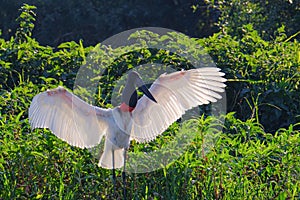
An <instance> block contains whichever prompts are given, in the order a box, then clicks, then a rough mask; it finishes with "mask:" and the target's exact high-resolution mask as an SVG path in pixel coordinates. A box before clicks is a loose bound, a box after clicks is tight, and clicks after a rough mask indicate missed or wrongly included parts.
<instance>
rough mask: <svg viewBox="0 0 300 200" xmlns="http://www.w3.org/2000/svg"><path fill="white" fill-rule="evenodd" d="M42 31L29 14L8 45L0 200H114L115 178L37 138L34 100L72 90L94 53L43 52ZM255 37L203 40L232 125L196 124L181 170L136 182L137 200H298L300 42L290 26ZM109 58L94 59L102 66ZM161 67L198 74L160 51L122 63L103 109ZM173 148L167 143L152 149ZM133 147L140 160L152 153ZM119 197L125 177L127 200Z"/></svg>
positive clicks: (1, 74) (103, 97)
mask: <svg viewBox="0 0 300 200" xmlns="http://www.w3.org/2000/svg"><path fill="white" fill-rule="evenodd" d="M34 21H35V12H34V7H32V6H28V5H24V6H23V7H22V8H21V13H20V16H19V17H18V23H19V27H18V29H17V30H16V33H15V35H14V36H13V37H11V39H10V40H5V39H1V38H0V83H1V85H0V105H1V106H0V130H1V132H0V199H114V197H113V185H112V181H111V172H110V170H105V169H101V168H99V167H97V165H96V164H97V159H95V158H94V157H93V156H92V155H91V154H90V152H89V151H88V150H86V149H84V150H82V149H79V148H75V147H72V146H70V145H68V144H66V143H65V142H62V141H61V140H59V139H57V138H56V137H55V136H54V135H53V134H51V132H50V131H48V130H46V129H39V130H34V131H32V130H31V129H30V126H29V123H28V107H29V105H30V103H31V100H32V98H33V97H34V96H35V95H36V94H38V93H39V92H41V91H45V90H46V89H48V88H54V87H56V86H57V85H64V86H66V87H68V88H70V89H71V88H72V87H73V84H74V80H75V76H76V73H77V70H78V69H79V67H80V66H81V65H82V64H83V63H84V62H85V61H86V59H87V57H88V55H89V53H90V52H91V51H92V49H93V48H92V47H84V46H83V44H82V42H79V43H76V42H74V41H71V42H66V43H62V44H60V45H59V46H58V47H57V48H56V49H55V50H54V49H53V48H51V47H49V46H42V45H40V44H39V43H38V42H37V41H36V40H35V39H34V38H33V37H32V31H33V28H34ZM255 28H259V27H257V26H256V27H255ZM255 28H253V25H252V24H243V25H242V26H241V29H240V32H239V34H229V33H231V32H232V30H233V29H230V27H229V28H228V29H227V28H226V27H223V29H222V32H219V33H216V34H214V35H213V36H211V37H209V38H204V39H195V41H196V42H197V43H199V44H201V45H202V46H203V47H205V49H206V50H207V51H208V52H209V54H210V55H211V56H212V58H213V59H214V61H215V63H216V64H217V66H218V67H220V68H221V69H222V71H224V72H226V77H227V78H228V79H229V81H228V87H227V88H226V90H227V91H226V92H227V103H228V105H227V107H228V111H229V112H228V114H227V115H225V116H221V118H224V120H225V124H224V125H223V126H222V127H219V126H221V125H218V123H217V122H218V120H220V119H217V118H215V117H207V118H204V117H201V118H199V119H197V123H198V124H199V127H198V130H197V131H198V132H199V133H198V136H197V137H196V138H195V140H194V141H193V142H192V143H191V145H190V146H189V147H188V149H187V151H186V152H185V153H184V154H183V155H182V156H181V157H180V158H179V159H178V160H176V161H175V162H174V163H172V164H170V165H168V166H166V167H165V168H163V169H161V170H157V171H154V172H149V173H145V174H129V175H128V185H127V189H128V198H129V199H179V198H181V199H298V198H300V178H299V177H300V131H299V129H300V128H299V127H300V100H299V96H300V90H299V87H300V65H299V64H300V45H299V42H298V41H297V40H296V39H295V37H296V36H297V34H295V35H287V33H286V32H285V28H284V26H281V27H279V28H277V29H276V30H275V32H274V33H273V34H274V39H270V40H266V39H263V37H261V34H260V31H257V30H256V29H255ZM145 34H151V33H145ZM151 36H153V37H157V36H156V35H155V34H152V35H151ZM178 38H179V41H181V42H182V45H189V44H188V41H187V40H185V39H184V37H182V36H180V35H178ZM159 39H161V38H157V40H159ZM178 48H179V47H178ZM190 50H191V51H192V50H193V47H192V46H191V49H190ZM116 51H118V52H119V53H122V52H124V49H122V48H121V47H120V48H119V49H117V50H116ZM101 55H102V54H101ZM104 57H105V55H104ZM101 58H102V57H97V58H94V59H95V63H97V62H98V61H99V60H100V59H101ZM101 62H108V61H107V60H103V61H101ZM155 62H160V63H169V62H171V63H172V64H174V66H175V67H178V68H181V67H186V68H188V67H189V65H190V63H186V61H185V60H184V59H182V58H180V57H178V56H177V55H174V54H173V55H172V54H168V53H167V52H164V51H162V52H161V51H155V50H153V49H150V50H149V49H142V50H140V51H133V52H132V53H129V54H126V55H122V56H120V58H119V59H117V60H113V61H112V62H111V65H110V66H107V67H108V68H107V72H106V73H105V74H104V76H103V77H101V78H102V79H101V81H104V83H105V84H103V85H102V86H103V89H102V90H101V91H99V93H98V94H97V96H95V98H96V99H97V103H98V104H99V105H100V106H103V107H111V106H112V105H111V102H109V99H110V98H109V97H110V94H111V89H112V88H113V85H112V84H111V83H113V80H115V79H117V78H118V77H120V75H121V74H122V73H123V72H124V71H126V69H127V68H128V67H129V68H132V67H134V66H136V65H140V64H143V63H155ZM98 80H99V79H98ZM104 86H105V87H104ZM220 128H222V129H223V130H222V131H219V129H220ZM175 130H176V126H172V127H171V128H170V129H169V131H170V132H175ZM209 133H214V135H215V136H216V138H215V144H214V146H213V147H212V149H211V150H210V151H207V152H206V151H205V149H204V147H203V146H202V144H203V141H204V140H205V135H207V134H209ZM170 138H172V137H170ZM168 141H169V139H168V137H161V138H158V139H157V141H156V142H155V143H153V144H150V145H157V144H160V145H163V144H164V143H167V142H168ZM135 145H136V146H137V147H136V148H134V149H135V150H136V149H142V148H144V146H143V145H140V146H138V145H137V144H135ZM121 187H122V179H121V173H120V171H118V174H117V188H118V190H117V197H119V198H122V190H121Z"/></svg>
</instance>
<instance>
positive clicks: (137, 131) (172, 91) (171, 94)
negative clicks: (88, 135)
mask: <svg viewBox="0 0 300 200" xmlns="http://www.w3.org/2000/svg"><path fill="white" fill-rule="evenodd" d="M222 76H224V73H222V72H220V69H219V68H215V67H204V68H198V69H192V70H188V71H178V72H174V73H171V74H162V75H160V76H159V78H158V79H156V81H155V82H154V83H153V84H152V86H151V87H150V89H149V90H150V92H151V93H152V95H153V96H154V98H155V99H156V101H157V103H154V102H153V101H151V100H150V99H149V98H147V97H146V96H145V95H144V96H143V97H142V98H141V99H140V100H139V101H138V104H137V106H136V108H135V109H134V111H133V112H132V117H133V127H132V131H131V138H132V139H135V140H137V141H138V142H148V141H151V140H153V139H154V138H155V137H156V136H158V135H160V134H161V133H163V132H164V131H165V130H166V129H167V128H168V127H169V126H170V125H171V124H172V123H173V122H175V121H176V120H177V119H179V118H180V117H181V116H182V115H183V114H184V113H185V111H187V110H189V109H191V108H193V107H195V106H198V105H202V104H209V103H210V102H216V101H217V99H221V98H222V97H221V95H220V94H219V93H222V92H224V88H225V86H226V85H225V84H224V82H225V81H226V79H225V78H223V77H222Z"/></svg>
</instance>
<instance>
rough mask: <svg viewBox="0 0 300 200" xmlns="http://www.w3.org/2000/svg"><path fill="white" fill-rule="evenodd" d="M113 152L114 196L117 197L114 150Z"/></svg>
mask: <svg viewBox="0 0 300 200" xmlns="http://www.w3.org/2000/svg"><path fill="white" fill-rule="evenodd" d="M111 152H112V178H113V184H114V196H115V197H116V169H115V152H114V150H112V151H111Z"/></svg>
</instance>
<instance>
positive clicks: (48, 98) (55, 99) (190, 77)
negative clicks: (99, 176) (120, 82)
mask: <svg viewBox="0 0 300 200" xmlns="http://www.w3.org/2000/svg"><path fill="white" fill-rule="evenodd" d="M223 76H224V73H222V72H220V69H219V68H216V67H203V68H197V69H191V70H182V71H177V72H173V73H170V74H166V73H164V74H162V75H160V76H159V77H158V78H157V79H156V80H155V81H154V82H153V84H152V85H151V87H150V89H149V90H148V89H147V87H146V86H145V84H144V83H143V81H142V79H141V77H140V76H139V74H138V73H137V72H134V71H131V72H130V73H129V74H128V79H127V82H126V85H125V87H124V89H123V91H122V96H121V101H122V103H121V105H119V106H117V107H115V108H113V109H104V108H99V107H96V106H93V105H89V104H88V103H86V102H84V101H83V100H81V99H80V98H79V97H77V96H76V95H74V94H72V93H71V92H69V91H68V90H66V89H65V88H63V87H61V86H59V87H58V88H56V89H52V90H47V91H45V92H42V93H40V94H38V95H36V96H35V97H34V98H33V100H32V103H31V105H30V108H29V122H30V125H31V127H32V129H35V128H49V129H50V130H51V132H53V133H54V134H55V135H56V136H57V137H58V138H60V139H62V140H64V141H66V142H67V143H69V144H70V145H73V146H76V147H80V148H90V147H93V146H95V145H97V144H99V143H100V141H101V139H102V136H105V145H104V152H103V154H102V156H101V158H100V161H99V164H98V165H99V166H101V167H103V168H107V169H113V170H114V169H115V168H122V167H124V171H123V173H124V174H123V175H124V176H123V178H124V180H123V181H125V158H126V150H127V149H128V148H129V144H130V140H133V139H134V140H136V141H137V142H148V141H151V140H153V139H155V138H156V137H157V136H158V135H160V134H162V133H163V132H164V131H165V130H166V129H167V128H168V127H169V126H170V125H171V124H172V123H173V122H175V121H176V120H178V119H179V118H180V117H181V116H182V115H183V114H184V113H185V112H186V111H187V110H189V109H191V108H193V107H196V106H198V105H203V104H209V103H210V102H216V101H217V100H218V99H221V98H222V96H221V95H220V93H222V92H224V88H225V86H226V85H225V84H224V82H225V81H226V79H225V78H223ZM137 87H138V89H140V90H141V91H142V92H143V93H144V96H142V97H141V98H140V99H138V95H137V92H136V88H137ZM113 177H114V183H115V173H114V171H113ZM124 183H125V182H124ZM124 196H125V195H124Z"/></svg>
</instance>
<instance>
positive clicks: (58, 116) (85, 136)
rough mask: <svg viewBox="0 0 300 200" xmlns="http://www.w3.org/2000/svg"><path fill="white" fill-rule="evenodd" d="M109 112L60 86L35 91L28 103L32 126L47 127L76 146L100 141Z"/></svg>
mask: <svg viewBox="0 0 300 200" xmlns="http://www.w3.org/2000/svg"><path fill="white" fill-rule="evenodd" d="M110 116H111V112H110V110H109V109H101V108H98V107H95V106H92V105H89V104H87V103H86V102H84V101H82V100H81V99H80V98H78V97H77V96H76V95H74V94H72V93H71V92H68V91H67V90H66V89H64V88H63V87H61V86H59V87H58V88H56V89H53V90H48V91H46V92H42V93H40V94H38V95H36V96H35V97H34V98H33V100H32V103H31V104H30V107H29V123H30V125H31V127H32V129H35V128H49V129H50V130H51V131H52V132H53V133H54V134H55V135H56V136H57V137H59V138H60V139H62V140H64V141H66V142H67V143H69V144H71V145H73V146H77V147H80V148H84V147H92V146H95V145H97V144H98V143H99V142H100V140H101V138H102V136H103V135H104V134H105V133H106V130H107V128H108V123H107V119H108V118H109V117H110Z"/></svg>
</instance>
